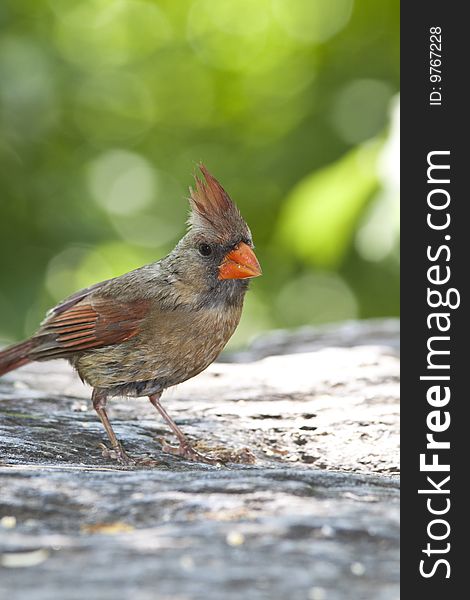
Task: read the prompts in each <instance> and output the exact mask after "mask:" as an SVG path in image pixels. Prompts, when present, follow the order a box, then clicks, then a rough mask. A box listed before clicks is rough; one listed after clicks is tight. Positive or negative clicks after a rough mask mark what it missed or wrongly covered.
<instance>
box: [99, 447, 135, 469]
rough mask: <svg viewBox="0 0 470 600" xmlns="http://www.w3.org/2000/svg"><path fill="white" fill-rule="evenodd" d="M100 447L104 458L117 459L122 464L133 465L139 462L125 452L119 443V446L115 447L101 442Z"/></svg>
mask: <svg viewBox="0 0 470 600" xmlns="http://www.w3.org/2000/svg"><path fill="white" fill-rule="evenodd" d="M100 448H101V454H102V456H103V457H104V458H110V459H112V460H117V461H118V463H119V464H120V465H124V466H126V467H132V466H135V465H136V464H137V461H135V460H134V459H133V458H132V457H130V456H129V455H128V454H127V453H126V452H125V450H124V448H123V447H122V446H121V444H119V446H116V447H115V448H108V447H107V446H106V445H105V444H100Z"/></svg>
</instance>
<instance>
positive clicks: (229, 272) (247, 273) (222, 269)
mask: <svg viewBox="0 0 470 600" xmlns="http://www.w3.org/2000/svg"><path fill="white" fill-rule="evenodd" d="M259 275H261V267H260V266H259V262H258V259H257V258H256V256H255V253H254V252H253V250H252V249H251V248H250V246H248V244H245V242H240V243H239V244H238V246H237V247H236V248H234V249H233V250H231V251H230V252H229V253H228V254H226V256H225V258H224V260H223V261H222V263H221V264H220V266H219V279H248V278H249V277H258V276H259Z"/></svg>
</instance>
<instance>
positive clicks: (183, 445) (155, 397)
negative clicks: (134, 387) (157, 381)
mask: <svg viewBox="0 0 470 600" xmlns="http://www.w3.org/2000/svg"><path fill="white" fill-rule="evenodd" d="M161 395H162V392H158V393H157V394H151V395H150V396H149V400H150V402H151V403H152V404H153V406H155V408H156V409H157V410H158V412H159V413H160V414H161V415H162V417H163V418H164V419H165V421H166V422H167V423H168V425H169V427H170V429H171V430H172V431H173V433H174V434H175V435H176V437H177V438H178V440H179V446H178V447H177V448H175V447H174V446H170V445H168V444H165V445H164V446H163V451H164V452H169V453H170V454H176V455H178V456H183V457H184V458H187V459H189V460H196V461H201V462H206V463H209V464H211V465H215V464H219V462H220V461H218V460H216V459H213V458H210V457H209V456H204V454H201V453H200V452H198V451H197V450H195V449H194V448H193V447H192V446H191V444H190V443H189V440H188V438H187V437H186V436H185V435H184V433H183V432H182V431H181V429H180V428H179V427H178V425H177V424H176V423H175V422H174V421H173V419H172V418H171V417H170V415H169V414H168V413H167V412H166V410H165V409H164V408H163V406H162V405H161V404H160V396H161Z"/></svg>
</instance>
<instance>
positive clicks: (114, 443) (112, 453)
mask: <svg viewBox="0 0 470 600" xmlns="http://www.w3.org/2000/svg"><path fill="white" fill-rule="evenodd" d="M91 399H92V401H93V408H94V409H95V410H96V412H97V414H98V416H99V418H100V421H101V422H102V423H103V427H104V428H105V429H106V433H107V434H108V437H109V440H110V442H111V447H112V450H109V449H108V448H106V446H105V445H104V444H103V455H104V456H107V457H108V458H115V459H117V461H118V462H120V463H121V464H123V465H133V464H135V461H134V460H133V459H132V458H131V457H130V456H128V455H127V454H126V452H125V451H124V448H123V447H122V445H121V443H120V442H119V440H118V439H117V437H116V434H115V433H114V429H113V428H112V426H111V423H110V422H109V418H108V414H107V412H106V402H107V397H106V394H104V393H103V392H102V391H101V390H98V389H96V388H95V389H94V390H93V394H92V396H91Z"/></svg>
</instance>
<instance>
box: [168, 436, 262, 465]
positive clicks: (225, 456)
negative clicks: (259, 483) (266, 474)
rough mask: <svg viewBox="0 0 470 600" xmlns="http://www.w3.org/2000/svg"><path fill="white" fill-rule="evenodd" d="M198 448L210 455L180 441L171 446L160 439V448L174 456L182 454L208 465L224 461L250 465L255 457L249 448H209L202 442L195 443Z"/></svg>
mask: <svg viewBox="0 0 470 600" xmlns="http://www.w3.org/2000/svg"><path fill="white" fill-rule="evenodd" d="M196 446H198V447H199V448H200V449H204V450H205V451H208V452H209V453H210V455H209V456H208V455H207V454H203V453H202V452H199V450H197V449H196V448H195V447H193V446H191V445H190V444H188V443H186V444H185V443H184V442H181V443H180V445H179V446H176V447H175V446H171V445H170V444H168V443H167V442H166V441H165V440H162V450H163V451H164V452H168V453H169V454H174V455H176V456H182V457H183V458H186V459H187V460H194V461H197V462H205V463H208V464H209V465H221V464H224V463H238V464H245V465H246V464H248V465H252V464H253V463H255V462H256V457H255V455H254V454H253V452H252V451H251V450H250V449H249V448H239V449H238V450H231V449H229V448H225V447H223V446H218V447H217V448H209V447H208V446H206V445H205V444H204V443H203V442H199V443H197V444H196Z"/></svg>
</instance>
